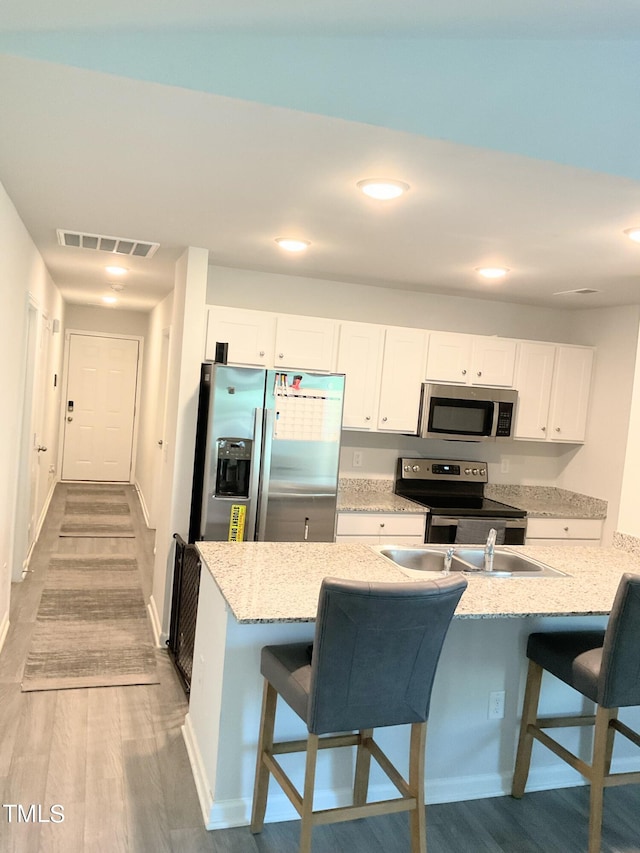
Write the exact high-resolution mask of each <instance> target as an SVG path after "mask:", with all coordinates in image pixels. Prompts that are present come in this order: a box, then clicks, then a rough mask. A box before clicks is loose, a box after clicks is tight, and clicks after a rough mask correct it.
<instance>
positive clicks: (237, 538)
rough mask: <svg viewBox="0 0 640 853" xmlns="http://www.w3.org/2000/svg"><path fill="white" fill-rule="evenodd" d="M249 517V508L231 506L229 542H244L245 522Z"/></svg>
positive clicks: (236, 505)
mask: <svg viewBox="0 0 640 853" xmlns="http://www.w3.org/2000/svg"><path fill="white" fill-rule="evenodd" d="M246 516H247V508H246V506H245V505H244V504H231V518H230V519H229V537H228V541H229V542H244V522H245V518H246Z"/></svg>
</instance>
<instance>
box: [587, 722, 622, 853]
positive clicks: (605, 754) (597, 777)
mask: <svg viewBox="0 0 640 853" xmlns="http://www.w3.org/2000/svg"><path fill="white" fill-rule="evenodd" d="M615 714H616V710H615V709H610V708H601V707H600V706H598V708H597V710H596V724H595V730H594V734H593V760H592V764H591V773H592V775H591V793H590V798H589V853H600V845H601V837H602V808H603V800H604V777H605V775H606V773H607V770H606V766H607V763H608V761H610V754H611V747H610V740H611V737H612V735H613V730H611V731H610V729H609V720H611V718H612V717H614V716H615Z"/></svg>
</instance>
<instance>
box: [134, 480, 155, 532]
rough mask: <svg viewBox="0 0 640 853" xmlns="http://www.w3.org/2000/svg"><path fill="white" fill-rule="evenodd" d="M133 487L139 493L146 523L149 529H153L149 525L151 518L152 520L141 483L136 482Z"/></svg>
mask: <svg viewBox="0 0 640 853" xmlns="http://www.w3.org/2000/svg"><path fill="white" fill-rule="evenodd" d="M133 486H134V488H135V490H136V492H137V493H138V498H139V500H140V506H141V507H142V514H143V516H144V523H145V524H146V525H147V527H151V525H150V524H149V518H150V516H149V509H148V508H147V503H146V501H145V499H144V494H143V493H142V489H141V488H140V483H139V482H138V481H137V480H136V481H135V483H134V484H133Z"/></svg>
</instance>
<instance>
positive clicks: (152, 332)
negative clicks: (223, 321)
mask: <svg viewBox="0 0 640 853" xmlns="http://www.w3.org/2000/svg"><path fill="white" fill-rule="evenodd" d="M172 308H173V294H169V296H167V297H166V298H165V299H164V300H163V301H162V302H161V303H160V304H159V305H156V307H155V308H154V309H153V311H152V312H151V313H150V314H149V315H147V316H148V327H147V332H146V337H145V353H144V365H143V370H142V378H141V395H140V417H139V423H138V450H137V455H136V472H135V479H136V485H137V487H138V490H139V492H140V496H141V499H142V502H143V505H144V507H145V509H146V512H147V514H148V519H149V522H150V524H151V526H152V527H154V526H155V525H156V523H157V520H156V513H155V509H156V507H155V506H154V495H155V487H156V485H157V484H156V477H157V472H158V468H159V466H160V465H161V463H162V453H163V451H162V448H161V447H159V446H158V441H159V439H161V438H162V433H161V432H159V431H158V428H159V411H158V407H162V406H163V403H164V398H165V391H166V387H165V386H166V379H167V377H166V365H163V363H162V356H163V337H164V334H165V332H167V331H168V328H169V326H170V325H171V312H172ZM160 420H161V418H160Z"/></svg>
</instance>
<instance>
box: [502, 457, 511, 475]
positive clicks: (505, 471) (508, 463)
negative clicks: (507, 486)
mask: <svg viewBox="0 0 640 853" xmlns="http://www.w3.org/2000/svg"><path fill="white" fill-rule="evenodd" d="M510 467H511V461H510V459H509V457H508V456H503V457H502V462H501V463H500V472H501V473H502V474H508V473H509V468H510Z"/></svg>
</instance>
